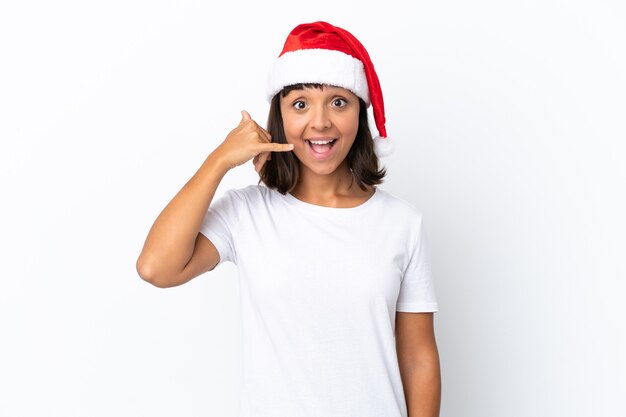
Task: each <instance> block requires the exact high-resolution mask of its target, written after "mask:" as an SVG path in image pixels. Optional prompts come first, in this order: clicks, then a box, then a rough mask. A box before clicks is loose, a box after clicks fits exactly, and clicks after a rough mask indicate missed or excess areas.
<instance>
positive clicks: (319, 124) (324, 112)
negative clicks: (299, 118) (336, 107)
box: [310, 106, 332, 130]
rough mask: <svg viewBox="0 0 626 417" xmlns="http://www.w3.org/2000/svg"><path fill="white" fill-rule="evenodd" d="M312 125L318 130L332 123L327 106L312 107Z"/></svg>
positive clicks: (326, 127)
mask: <svg viewBox="0 0 626 417" xmlns="http://www.w3.org/2000/svg"><path fill="white" fill-rule="evenodd" d="M311 110H312V111H311V112H310V114H311V121H310V124H311V127H312V128H314V129H317V130H324V129H328V128H329V127H330V126H331V125H332V123H331V121H330V117H329V114H328V109H326V107H325V106H315V107H313V108H312V109H311Z"/></svg>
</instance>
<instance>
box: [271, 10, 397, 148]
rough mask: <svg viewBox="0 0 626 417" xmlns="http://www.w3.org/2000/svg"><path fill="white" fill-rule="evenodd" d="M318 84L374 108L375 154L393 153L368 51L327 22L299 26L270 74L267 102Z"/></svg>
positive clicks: (376, 80)
mask: <svg viewBox="0 0 626 417" xmlns="http://www.w3.org/2000/svg"><path fill="white" fill-rule="evenodd" d="M300 83H319V84H327V85H333V86H337V87H342V88H345V89H347V90H350V91H352V92H353V93H354V94H355V95H356V96H358V97H360V98H361V99H363V101H364V102H365V104H366V105H367V107H368V108H369V106H370V104H371V105H372V106H373V112H374V121H375V122H376V128H377V129H378V136H375V137H374V150H375V152H376V155H377V156H378V157H384V156H388V155H390V154H392V153H393V143H392V142H391V141H390V139H389V138H387V130H386V129H385V105H384V102H383V93H382V91H381V89H380V83H379V81H378V76H377V75H376V71H375V70H374V64H372V61H371V60H370V57H369V54H368V53H367V51H366V50H365V47H364V46H363V45H362V44H361V42H359V40H358V39H357V38H355V37H354V36H353V35H352V34H351V33H350V32H348V31H347V30H345V29H342V28H339V27H337V26H333V25H331V24H330V23H326V22H314V23H304V24H301V25H298V26H296V27H295V28H294V29H293V30H292V31H291V33H289V36H287V40H286V41H285V46H284V47H283V50H282V52H281V53H280V55H279V56H278V58H277V59H276V60H275V61H274V63H273V65H272V68H271V70H270V74H269V79H268V87H267V99H268V101H271V100H272V98H273V97H274V96H275V95H276V94H277V93H278V92H279V91H281V90H282V89H283V88H284V87H287V86H289V85H294V84H300Z"/></svg>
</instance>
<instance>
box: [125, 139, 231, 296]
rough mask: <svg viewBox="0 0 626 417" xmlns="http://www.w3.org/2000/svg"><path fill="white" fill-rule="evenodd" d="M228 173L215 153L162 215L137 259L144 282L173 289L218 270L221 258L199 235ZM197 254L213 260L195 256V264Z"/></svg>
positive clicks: (138, 268) (220, 158) (223, 162)
mask: <svg viewBox="0 0 626 417" xmlns="http://www.w3.org/2000/svg"><path fill="white" fill-rule="evenodd" d="M228 170H229V167H228V166H227V164H226V163H225V161H224V159H223V158H222V157H221V154H220V153H219V152H217V151H214V152H212V153H211V154H210V155H209V156H208V157H207V159H206V160H205V161H204V163H203V164H202V166H201V167H200V168H199V169H198V171H197V172H196V173H195V174H194V175H193V177H191V179H190V180H189V181H187V183H186V184H185V186H184V187H183V188H182V189H181V190H180V191H179V192H178V193H177V194H176V196H175V197H174V198H173V199H172V200H171V201H170V202H169V204H168V205H167V206H166V207H165V208H164V209H163V211H162V212H161V214H159V216H158V217H157V219H156V220H155V222H154V224H153V225H152V228H151V229H150V232H149V233H148V236H147V238H146V241H145V243H144V246H143V250H142V251H141V254H140V255H139V258H138V259H137V264H136V268H137V272H138V274H139V276H140V277H141V278H142V279H144V280H145V281H148V282H149V283H151V284H153V285H155V286H157V287H161V288H165V287H173V286H176V285H181V284H183V283H185V282H187V281H189V280H191V279H192V278H193V277H194V276H197V275H200V274H201V273H202V272H206V271H208V270H210V269H212V268H213V267H214V264H216V263H217V261H218V260H219V254H218V253H217V250H216V249H215V247H214V246H213V244H212V243H210V241H209V240H208V239H206V238H205V237H204V236H202V235H199V233H198V231H199V229H200V224H201V223H202V220H203V219H204V216H205V214H206V212H207V210H208V208H209V205H210V204H211V201H212V200H213V197H214V195H215V191H216V190H217V187H218V185H219V184H220V181H221V180H222V178H223V177H224V175H226V172H228ZM196 242H197V243H198V244H197V245H196ZM194 252H196V253H197V252H204V253H209V254H211V256H193V261H192V260H191V258H192V255H194Z"/></svg>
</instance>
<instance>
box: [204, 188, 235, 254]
mask: <svg viewBox="0 0 626 417" xmlns="http://www.w3.org/2000/svg"><path fill="white" fill-rule="evenodd" d="M236 224H237V199H236V197H235V195H234V191H233V190H227V191H226V192H225V193H224V194H223V195H222V196H221V197H219V198H217V199H215V200H214V201H212V202H211V204H210V206H209V209H208V210H207V212H206V214H205V216H204V219H203V221H202V224H201V225H200V230H199V232H200V233H202V234H203V235H204V236H206V237H207V238H208V239H209V240H210V241H211V243H213V245H214V246H215V248H216V249H217V251H218V252H219V254H220V260H219V262H218V263H217V265H221V264H222V263H224V262H227V261H228V262H233V263H234V264H237V261H236V259H237V254H236V251H235V245H234V236H235V235H234V231H235V226H236ZM217 265H216V266H217Z"/></svg>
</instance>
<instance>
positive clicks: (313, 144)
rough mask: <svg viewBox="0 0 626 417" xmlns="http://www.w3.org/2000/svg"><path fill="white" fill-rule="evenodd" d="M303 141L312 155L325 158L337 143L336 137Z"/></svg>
mask: <svg viewBox="0 0 626 417" xmlns="http://www.w3.org/2000/svg"><path fill="white" fill-rule="evenodd" d="M305 142H306V143H307V145H308V148H309V150H310V151H311V153H312V154H313V156H314V157H316V158H325V157H327V156H328V155H330V153H331V151H332V149H333V147H334V145H335V143H337V139H332V140H313V141H311V140H308V139H306V140H305Z"/></svg>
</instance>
